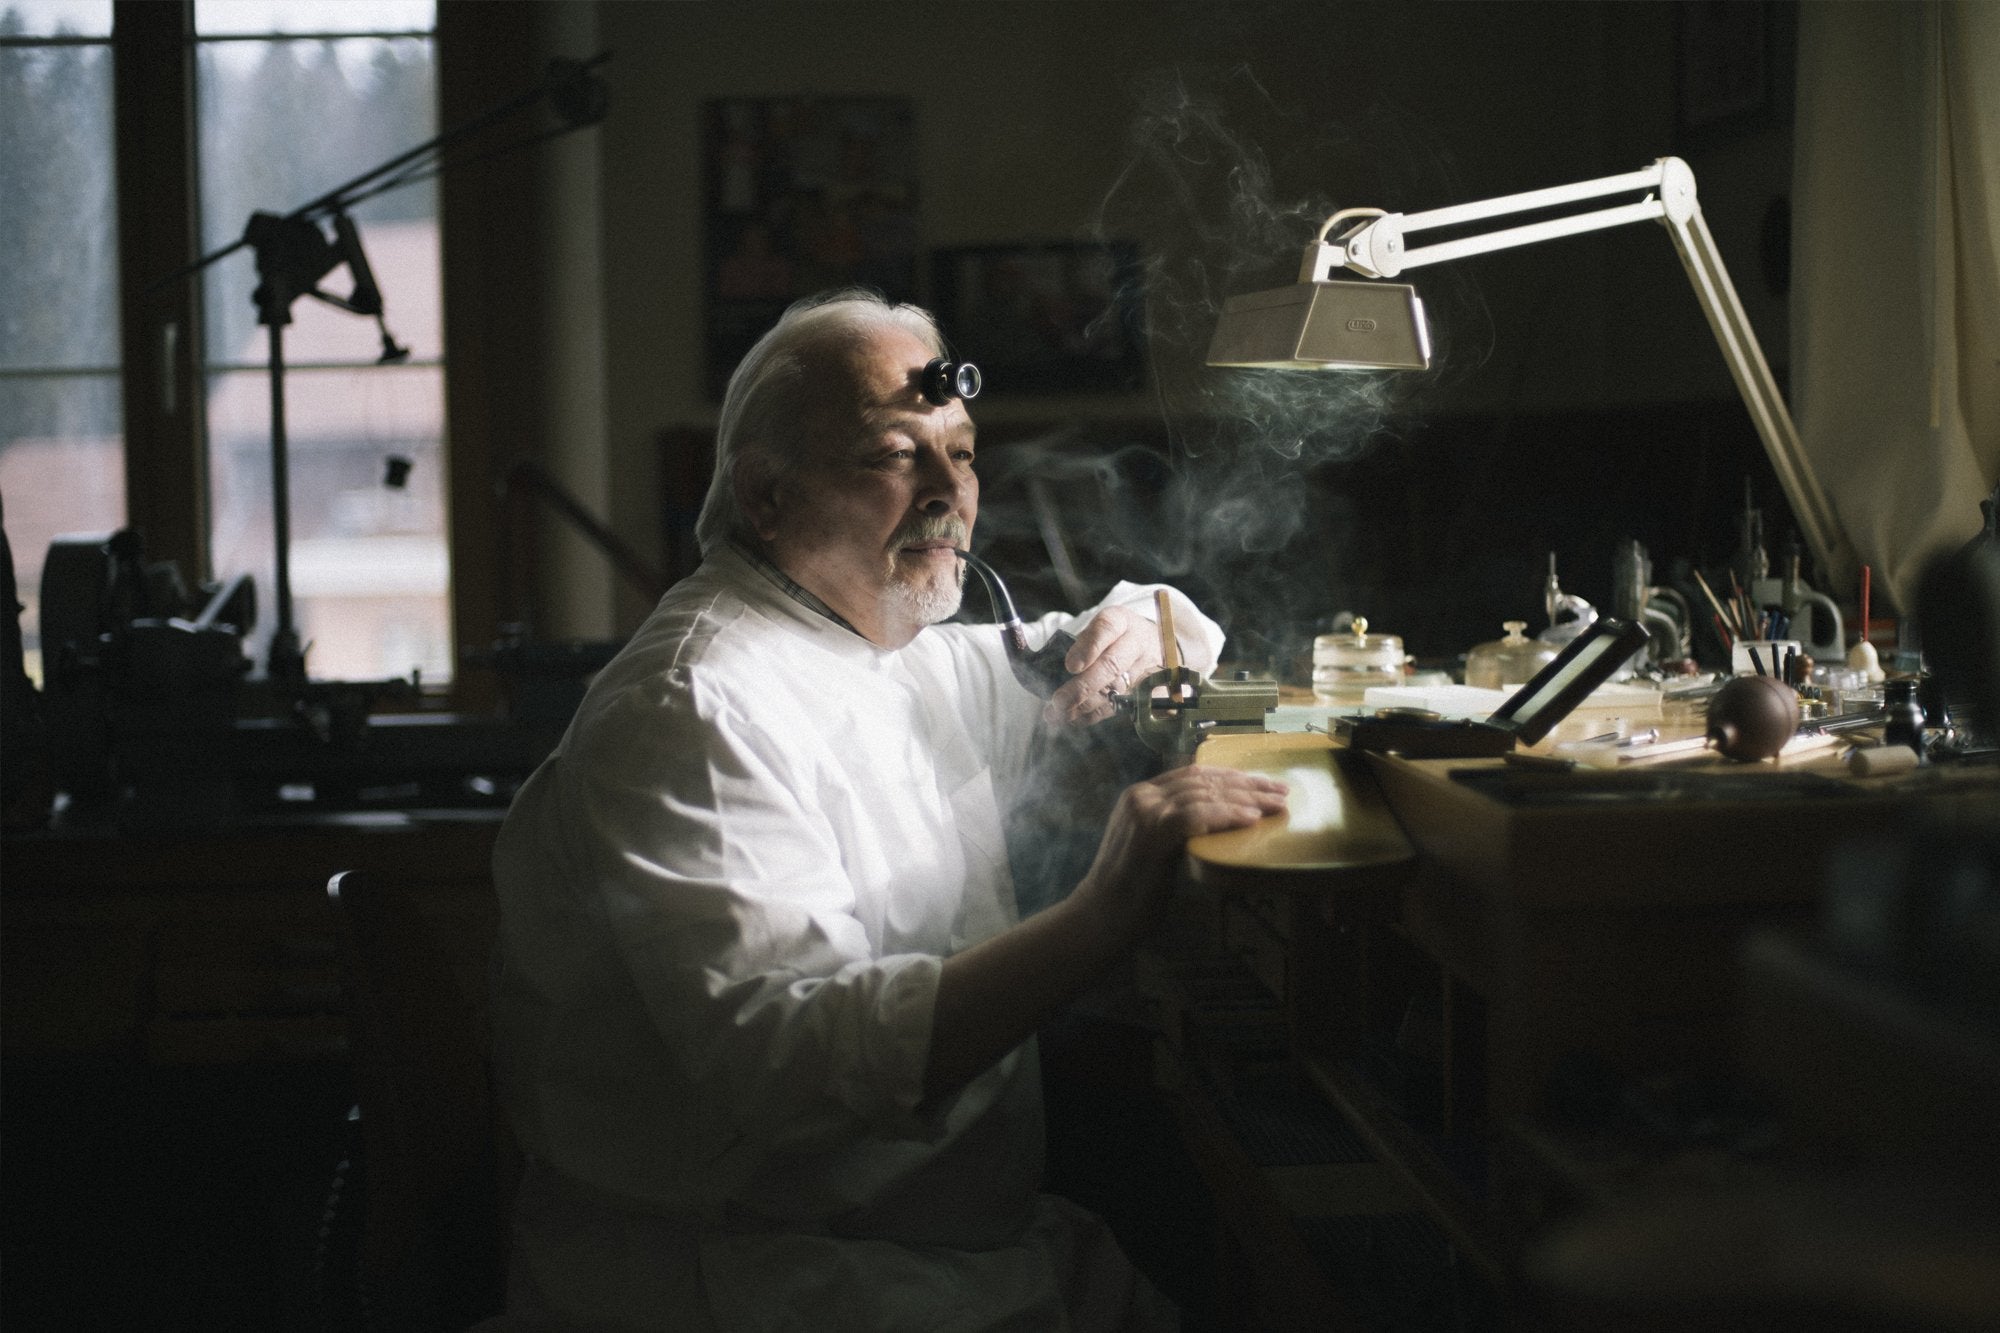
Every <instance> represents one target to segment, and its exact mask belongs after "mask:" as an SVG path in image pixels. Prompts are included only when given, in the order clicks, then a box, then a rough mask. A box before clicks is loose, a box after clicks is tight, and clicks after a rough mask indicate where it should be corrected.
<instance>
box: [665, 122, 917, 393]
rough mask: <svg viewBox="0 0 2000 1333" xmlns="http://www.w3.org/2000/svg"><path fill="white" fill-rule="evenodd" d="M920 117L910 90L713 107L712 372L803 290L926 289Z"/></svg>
mask: <svg viewBox="0 0 2000 1333" xmlns="http://www.w3.org/2000/svg"><path fill="white" fill-rule="evenodd" d="M915 126H916V117H915V113H914V111H913V110H912V104H911V102H910V100H909V99H908V98H902V97H739V98H725V99H719V100H715V101H710V102H707V103H705V104H704V105H703V107H702V158H703V163H704V169H703V190H702V200H703V218H702V269H703V297H704V301H703V306H704V310H703V314H704V319H705V323H706V328H705V330H704V333H705V339H704V341H705V346H704V352H705V354H706V373H705V378H706V382H707V387H708V391H709V395H710V397H712V398H716V399H720V398H721V397H722V391H723V388H724V386H725V385H727V383H728V381H729V372H730V371H732V370H734V369H735V368H736V363H737V362H738V361H739V360H741V359H742V356H743V354H744V353H745V352H746V351H748V350H749V349H750V345H751V344H752V343H754V342H755V341H756V340H757V338H758V337H759V336H760V335H762V334H763V332H764V331H765V330H766V329H768V328H770V327H771V324H772V323H773V322H774V321H775V320H776V319H777V317H778V315H779V314H780V313H781V312H783V310H784V308H785V307H786V306H787V305H789V304H790V303H791V302H792V301H794V300H796V299H798V298H799V297H801V296H806V295H809V294H811V293H813V292H818V291H823V290H825V289H827V288H829V287H844V286H852V285H860V286H866V287H873V288H875V289H876V290H877V291H880V292H881V293H882V294H883V295H885V296H887V297H889V298H890V299H891V300H897V301H909V300H914V299H916V294H917V290H916V289H917V172H916V162H917V156H916V132H915Z"/></svg>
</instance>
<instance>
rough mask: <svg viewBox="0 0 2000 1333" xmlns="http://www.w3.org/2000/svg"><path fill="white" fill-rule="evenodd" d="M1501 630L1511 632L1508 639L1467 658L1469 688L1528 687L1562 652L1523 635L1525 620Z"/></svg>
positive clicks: (1475, 650) (1478, 648)
mask: <svg viewBox="0 0 2000 1333" xmlns="http://www.w3.org/2000/svg"><path fill="white" fill-rule="evenodd" d="M1500 628H1502V629H1504V630H1506V631H1507V637H1505V638H1503V639H1494V640H1492V641H1491V642H1488V643H1482V644H1479V645H1477V646H1475V647H1474V648H1473V649H1472V651H1471V652H1469V653H1467V654H1466V655H1465V683H1466V684H1467V685H1476V686H1478V687H1479V688H1480V689H1482V690H1499V689H1507V688H1510V687H1512V686H1515V685H1525V684H1527V683H1528V682H1529V681H1531V680H1533V679H1534V678H1535V673H1536V672H1537V671H1540V670H1541V669H1542V668H1543V667H1545V666H1547V665H1548V664H1549V663H1550V662H1553V661H1555V659H1556V654H1557V653H1558V652H1560V651H1561V649H1560V648H1558V647H1557V646H1556V645H1555V644H1553V643H1543V642H1542V641H1541V640H1539V639H1531V638H1529V637H1528V636H1527V635H1526V634H1524V633H1523V632H1522V631H1524V630H1526V629H1527V628H1528V622H1527V621H1525V620H1506V621H1502V622H1501V624H1500Z"/></svg>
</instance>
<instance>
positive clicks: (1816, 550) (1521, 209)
mask: <svg viewBox="0 0 2000 1333" xmlns="http://www.w3.org/2000/svg"><path fill="white" fill-rule="evenodd" d="M1634 190H1649V191H1651V193H1650V194H1648V195H1647V196H1646V197H1645V198H1644V199H1641V200H1639V201H1638V202H1636V203H1628V204H1621V205H1614V206H1612V207H1609V208H1600V209H1595V210H1592V211H1588V212H1582V213H1571V214H1568V215H1566V216H1562V217H1554V218H1544V219H1541V220H1539V221H1535V222H1528V223H1523V224H1521V225H1519V226H1515V227H1506V228H1502V229H1500V230H1498V231H1490V232H1486V233H1483V234H1479V235H1474V236H1465V237H1460V238H1458V239H1456V240H1450V241H1442V242H1439V243H1437V244H1434V245H1426V246H1419V247H1417V248H1415V249H1411V248H1410V247H1409V246H1408V244H1407V243H1406V242H1407V238H1408V237H1409V236H1410V235H1411V234H1412V233H1415V232H1421V231H1428V230H1432V229H1434V228H1438V227H1449V226H1456V225H1460V224H1463V223H1468V222H1480V221H1484V220H1486V219H1488V218H1499V217H1507V216H1510V215H1512V214H1517V213H1527V212H1533V211H1536V210H1539V209H1548V208H1559V207H1561V206H1563V205H1565V204H1574V203H1583V202H1587V201H1589V200H1592V199H1600V198H1604V197H1605V196H1608V195H1615V194H1629V193H1630V192H1632V191H1634ZM1372 211H1373V210H1361V209H1352V210H1347V215H1348V216H1352V215H1355V214H1359V213H1363V212H1372ZM1340 216H1341V215H1339V214H1336V215H1335V217H1336V218H1338V217H1340ZM1648 221H1656V222H1659V223H1661V224H1662V225H1664V226H1665V227H1666V228H1667V230H1668V231H1669V232H1670V233H1671V234H1672V235H1673V240H1674V250H1675V251H1676V253H1678V254H1679V255H1680V259H1681V266H1682V268H1684V269H1685V270H1686V271H1687V275H1688V281H1689V282H1690V283H1691V284H1692V285H1693V287H1694V291H1695V296H1696V298H1697V299H1698V300H1699V301H1700V303H1701V311H1702V314H1703V315H1704V316H1706V317H1707V319H1708V327H1709V330H1710V331H1711V332H1712V333H1713V334H1714V335H1715V341H1716V343H1717V345H1718V346H1720V347H1721V349H1722V356H1723V359H1724V360H1725V361H1726V362H1728V364H1729V373H1730V376H1731V378H1733V379H1734V380H1735V382H1736V390H1737V392H1738V393H1739V394H1740V395H1741V396H1742V398H1743V403H1744V406H1745V407H1747V408H1748V409H1749V411H1750V418H1751V421H1752V422H1753V424H1755V426H1756V428H1757V434H1758V436H1759V438H1761V439H1762V440H1763V442H1764V451H1765V453H1766V454H1768V455H1769V456H1770V459H1771V465H1772V468H1773V469H1774V470H1775V471H1776V472H1777V474H1778V481H1779V483H1780V484H1781V485H1782V486H1783V487H1784V490H1785V496H1786V498H1787V499H1788V500H1789V501H1790V502H1791V506H1792V512H1793V515H1794V516H1795V517H1796V518H1797V519H1798V522H1799V527H1800V529H1801V531H1802V535H1803V536H1804V537H1805V540H1806V545H1807V546H1808V547H1809V548H1810V549H1811V551H1812V552H1813V555H1814V557H1815V558H1816V559H1817V560H1818V561H1819V563H1820V567H1821V569H1822V571H1823V572H1824V573H1825V574H1826V575H1827V576H1829V577H1834V578H1840V577H1843V576H1844V575H1845V573H1846V572H1847V571H1849V570H1852V569H1853V568H1854V567H1855V564H1856V558H1855V555H1854V550H1853V547H1852V546H1851V545H1850V543H1849V542H1848V540H1847V538H1846V537H1845V536H1844V535H1843V534H1842V532H1841V529H1840V525H1839V523H1838V522H1836V521H1835V518H1834V514H1833V506H1832V504H1831V502H1829V501H1828V499H1827V497H1826V492H1825V491H1824V490H1822V489H1821V487H1820V485H1819V483H1818V481H1817V480H1815V478H1814V477H1813V475H1812V473H1811V472H1810V471H1809V470H1808V469H1807V467H1806V465H1805V450H1804V447H1803V446H1802V445H1801V443H1800V441H1799V433H1798V428H1797V427H1796V426H1795V425H1794V424H1793V422H1792V416H1791V413H1790V412H1789V411H1788V410H1787V409H1786V407H1785V400H1784V395H1782V394H1781V393H1779V392H1778V385H1777V381H1776V380H1775V379H1774V378H1773V377H1772V375H1771V368H1770V365H1769V364H1768V363H1767V362H1766V361H1765V360H1764V351H1763V348H1762V347H1761V346H1760V345H1759V343H1758V342H1757V335H1756V333H1755V332H1754V331H1753V330H1752V329H1751V327H1750V321H1749V319H1748V318H1747V317H1746V316H1745V315H1744V313H1743V303H1742V302H1741V301H1740V300H1739V299H1738V298H1737V295H1736V287H1735V285H1734V284H1733V283H1731V282H1730V280H1729V270H1728V269H1727V268H1725V267H1724V266H1723V263H1722V256H1721V254H1720V252H1718V251H1717V250H1716V248H1715V239H1714V238H1713V237H1712V236H1711V235H1710V234H1709V230H1708V223H1707V222H1706V221H1705V220H1704V219H1703V218H1702V214H1701V204H1700V202H1699V201H1698V199H1697V197H1696V193H1695V182H1694V171H1693V169H1692V168H1690V167H1689V166H1688V164H1687V163H1686V162H1684V161H1682V160H1681V159H1680V158H1678V157H1663V158H1660V159H1658V160H1657V161H1655V162H1654V163H1653V164H1652V165H1651V166H1650V167H1646V168H1644V169H1642V170H1639V171H1631V172H1626V173H1625V174H1623V175H1618V176H1605V177H1602V178H1600V179H1597V180H1590V181H1580V182H1577V183H1576V184H1573V185H1559V186H1555V187H1553V188H1550V189H1546V190H1530V191H1527V192H1525V193H1522V194H1511V195H1506V196H1504V197H1502V198H1498V199H1487V200H1482V201H1479V202H1476V203H1470V204H1457V205H1453V206H1451V207H1449V208H1437V209H1431V210H1429V211H1427V212H1423V213H1411V214H1408V215H1407V216H1406V215H1404V214H1401V213H1383V214H1380V215H1379V216H1375V217H1372V218H1371V219H1370V220H1369V221H1367V222H1364V223H1362V224H1361V225H1360V226H1358V227H1355V228H1353V229H1352V230H1350V231H1348V232H1346V233H1344V234H1342V235H1340V236H1337V237H1335V238H1333V239H1332V240H1330V241H1329V240H1326V239H1324V236H1325V234H1326V230H1328V229H1330V228H1331V226H1332V224H1333V222H1334V219H1329V220H1328V227H1327V228H1326V229H1322V233H1321V236H1322V239H1320V240H1317V241H1315V242H1314V243H1313V244H1311V245H1308V246H1307V247H1306V252H1305V258H1304V262H1303V263H1302V264H1301V265H1300V271H1299V281H1301V282H1325V281H1327V280H1328V279H1329V278H1330V277H1331V275H1332V272H1333V270H1334V269H1335V268H1346V269H1349V270H1352V271H1353V272H1356V273H1360V274H1362V275H1363V276H1365V277H1370V278H1393V277H1395V276H1397V275H1398V274H1400V273H1402V272H1403V271H1404V270H1405V269H1412V268H1421V267H1424V266H1425V265H1428V264H1439V263H1444V262H1446V261H1448V260H1453V259H1462V258H1465V257H1466V256H1468V255H1476V254H1485V253H1488V252H1490V251H1494V250H1508V249H1513V248H1514V247H1516V246H1522V245H1533V244H1536V243H1537V242H1540V241H1548V240H1554V239H1556V238H1557V237H1562V236H1576V235H1580V234H1582V233H1584V232H1591V231H1602V230H1605V229H1606V228H1610V227H1621V226H1624V225H1625V224H1627V223H1631V222H1648Z"/></svg>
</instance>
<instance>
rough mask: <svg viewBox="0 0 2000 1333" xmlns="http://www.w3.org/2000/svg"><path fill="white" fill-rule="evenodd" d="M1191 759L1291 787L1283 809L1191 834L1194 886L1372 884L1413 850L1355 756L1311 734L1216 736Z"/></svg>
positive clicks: (1324, 887) (1328, 887) (1310, 887)
mask: <svg viewBox="0 0 2000 1333" xmlns="http://www.w3.org/2000/svg"><path fill="white" fill-rule="evenodd" d="M1196 761H1197V762H1199V763H1203V764H1215V765H1218V766H1221V767H1225V768H1236V769H1243V770H1247V771H1250V772H1255V773H1268V774H1270V775H1271V776H1272V777H1275V778H1279V779H1281V780H1283V781H1284V782H1285V783H1286V784H1287V786H1289V787H1290V789H1291V790H1290V794H1289V796H1288V798H1287V800H1286V809H1285V813H1284V814H1282V815H1274V816H1272V817H1271V818H1269V819H1265V820H1261V821H1259V822H1258V823H1256V824H1253V825H1251V826H1250V827H1249V828H1245V829H1232V830H1230V831H1229V832H1226V833H1210V834H1206V835H1204V836H1202V837H1199V838H1190V839H1189V840H1188V858H1189V864H1190V867H1191V869H1192V873H1193V875H1194V878H1195V880H1196V882H1197V883H1203V884H1211V885H1216V886H1219V887H1229V886H1231V885H1237V884H1242V885H1246V886H1250V887H1260V888H1265V889H1296V890H1300V891H1321V892H1324V891H1327V890H1331V889H1337V888H1340V887H1342V886H1353V885H1357V884H1360V883H1364V882H1366V883H1374V882H1378V881H1379V880H1380V878H1381V876H1382V875H1383V874H1385V873H1390V872H1394V871H1396V870H1397V869H1399V868H1400V867H1404V866H1407V865H1408V864H1409V863H1410V862H1411V861H1412V860H1413V859H1414V858H1415V856H1416V849H1415V848H1414V847H1412V846H1411V844H1410V840H1409V839H1408V838H1407V837H1405V836H1404V834H1403V829H1402V827H1401V825H1399V824H1398V823H1397V821H1396V817H1395V815H1394V814H1393V813H1391V812H1390V809H1389V807H1388V805H1387V803H1386V802H1385V801H1384V800H1383V798H1382V793H1381V790H1380V789H1379V787H1378V786H1377V785H1376V782H1375V779H1374V778H1373V777H1372V776H1371V775H1370V774H1369V772H1368V771H1367V769H1366V767H1365V766H1364V765H1363V763H1362V757H1361V756H1360V755H1358V754H1355V753H1353V752H1351V751H1349V750H1347V749H1345V748H1343V747H1339V746H1336V745H1334V744H1333V742H1332V740H1331V738H1329V737H1327V736H1324V735H1321V734H1320V733H1318V732H1310V731H1308V732H1270V733H1265V734H1261V735H1247V736H1215V737H1211V738H1210V739H1209V740H1207V741H1204V742H1203V743H1202V746H1201V749H1200V751H1199V752H1198V754H1197V755H1196Z"/></svg>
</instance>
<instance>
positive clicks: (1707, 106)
mask: <svg viewBox="0 0 2000 1333" xmlns="http://www.w3.org/2000/svg"><path fill="white" fill-rule="evenodd" d="M1679 16H1680V28H1679V33H1678V47H1679V50H1678V56H1677V65H1678V68H1677V69H1676V71H1675V76H1676V83H1677V88H1676V96H1675V101H1674V107H1675V126H1674V129H1675V131H1676V138H1677V141H1678V143H1679V145H1680V147H1681V148H1682V149H1684V150H1696V149H1701V148H1706V147H1711V146H1713V145H1715V144H1718V143H1725V142H1727V141H1729V140H1730V139H1733V138H1735V137H1737V136H1738V135H1740V134H1743V133H1746V132H1748V131H1751V130H1755V129H1757V128H1759V127H1760V126H1762V125H1763V124H1765V123H1766V122H1767V121H1768V120H1769V119H1770V116H1771V113H1772V105H1771V82H1772V80H1771V64H1772V61H1771V44H1772V22H1773V19H1772V15H1771V6H1770V5H1769V4H1768V3H1766V0H1682V3H1681V5H1680V15H1679Z"/></svg>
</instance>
